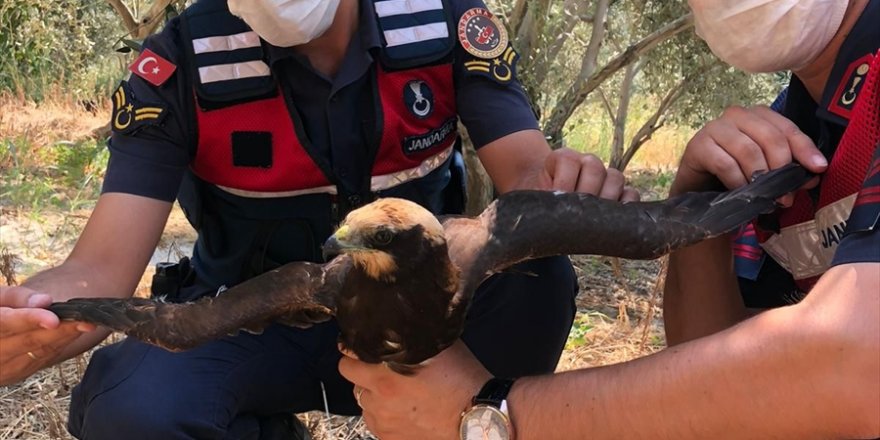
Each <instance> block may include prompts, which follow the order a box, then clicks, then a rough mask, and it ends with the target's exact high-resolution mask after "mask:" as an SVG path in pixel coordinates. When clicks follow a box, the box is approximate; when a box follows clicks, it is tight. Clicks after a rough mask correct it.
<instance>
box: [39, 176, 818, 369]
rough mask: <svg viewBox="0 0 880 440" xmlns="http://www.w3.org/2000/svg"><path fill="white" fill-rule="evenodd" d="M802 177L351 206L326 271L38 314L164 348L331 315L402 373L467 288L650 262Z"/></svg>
mask: <svg viewBox="0 0 880 440" xmlns="http://www.w3.org/2000/svg"><path fill="white" fill-rule="evenodd" d="M810 177H812V175H811V174H810V173H809V172H807V171H806V170H804V169H803V168H802V167H800V166H798V165H790V166H787V167H783V168H780V169H777V170H774V171H771V172H768V173H765V174H762V175H760V176H758V177H756V178H755V179H754V180H753V182H752V183H750V184H748V185H746V186H744V187H741V188H739V189H736V190H733V191H729V192H697V193H687V194H683V195H680V196H677V197H672V198H669V199H667V200H663V201H655V202H633V203H619V202H614V201H609V200H603V199H599V198H597V197H595V196H591V195H587V194H579V193H562V192H549V191H515V192H511V193H507V194H504V195H502V196H501V197H499V198H498V199H497V200H495V201H494V202H493V203H492V204H491V205H490V206H489V207H488V208H486V209H485V210H484V211H483V213H482V214H480V215H479V216H477V217H474V218H468V217H443V218H437V217H435V216H434V215H432V214H431V213H430V212H428V211H426V210H425V209H423V208H421V207H420V206H419V205H417V204H415V203H412V202H408V201H405V200H400V199H379V200H377V201H375V202H373V203H371V204H368V205H365V206H363V207H361V208H359V209H357V210H354V211H352V212H351V213H350V214H349V215H348V216H347V217H346V218H345V220H344V221H343V223H342V225H341V226H340V227H339V228H338V229H337V230H336V232H335V233H334V234H333V236H331V237H330V238H329V239H328V240H327V242H326V243H325V246H324V252H325V255H326V257H327V258H328V259H329V262H328V263H326V264H313V263H308V262H294V263H289V264H287V265H285V266H282V267H280V268H278V269H276V270H273V271H270V272H267V273H265V274H263V275H260V276H257V277H255V278H252V279H250V280H248V281H245V282H243V283H241V284H239V285H236V286H234V287H232V288H230V289H228V290H225V291H223V292H222V293H221V294H219V295H217V296H214V297H206V298H202V299H199V300H197V301H194V302H190V303H180V304H172V303H166V302H163V301H161V300H156V299H108V298H82V299H72V300H70V301H68V302H64V303H55V304H53V305H52V306H51V307H50V310H52V311H53V312H55V313H56V314H57V315H58V316H59V317H61V318H62V319H65V320H77V321H86V322H91V323H95V324H99V325H103V326H106V327H109V328H111V329H113V330H116V331H120V332H124V333H126V334H128V335H129V336H133V337H136V338H138V339H141V340H143V341H146V342H149V343H151V344H154V345H158V346H161V347H164V348H166V349H169V350H184V349H188V348H191V347H194V346H196V345H198V344H201V343H204V342H207V341H210V340H213V339H218V338H220V337H223V336H225V335H228V334H235V333H236V332H237V331H238V330H240V329H245V330H249V331H257V332H258V331H260V330H261V329H262V328H264V327H265V326H266V325H268V324H270V323H272V322H276V321H277V322H282V323H286V324H289V325H294V326H302V327H305V326H309V325H311V324H314V323H318V322H322V321H325V320H328V319H330V318H332V317H334V316H335V318H336V319H337V321H338V323H339V327H340V330H341V334H340V343H341V344H342V346H343V347H344V348H345V349H347V350H350V351H351V352H353V353H354V354H356V355H357V356H358V357H359V358H360V359H361V360H363V361H365V362H371V363H386V364H387V365H388V366H389V367H391V368H392V369H393V370H395V371H398V372H401V373H404V374H406V373H409V372H411V371H413V368H414V367H415V366H417V365H418V364H420V363H421V362H423V361H425V360H427V359H430V358H431V357H433V356H434V355H436V354H438V353H439V352H440V351H442V350H443V349H444V348H446V347H448V346H450V345H451V344H452V343H453V342H455V340H456V339H457V338H458V337H459V336H460V334H461V332H462V329H463V327H464V317H465V314H466V312H467V308H468V305H469V303H470V300H471V298H472V296H473V294H474V292H475V290H476V288H477V286H478V285H479V284H480V283H481V282H482V281H483V280H485V279H486V278H487V277H488V276H490V275H492V274H493V273H497V272H499V271H502V270H504V269H505V268H506V267H509V266H511V265H513V264H515V263H518V262H521V261H524V260H527V259H531V258H539V257H545V256H551V255H566V254H568V255H571V254H594V255H607V256H615V257H622V258H629V259H653V258H657V257H660V256H662V255H664V254H666V253H668V252H670V251H672V250H675V249H678V248H681V247H684V246H688V245H691V244H694V243H697V242H699V241H701V240H704V239H707V238H710V237H715V236H718V235H720V234H724V233H726V232H729V231H731V230H733V229H735V228H737V227H739V226H740V225H742V224H744V223H747V222H749V221H750V220H752V219H754V218H755V217H757V216H759V215H761V214H765V213H769V212H771V211H773V210H774V209H775V208H776V203H775V200H776V199H777V198H779V197H780V196H782V195H784V194H786V193H789V192H791V191H794V190H795V189H797V188H799V187H801V186H802V185H803V184H804V183H806V182H807V181H808V180H809V178H810Z"/></svg>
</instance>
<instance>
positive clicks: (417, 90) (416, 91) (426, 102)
mask: <svg viewBox="0 0 880 440" xmlns="http://www.w3.org/2000/svg"><path fill="white" fill-rule="evenodd" d="M403 102H404V103H405V104H406V108H408V109H409V111H410V113H412V114H413V115H415V116H416V117H417V118H419V119H422V118H426V117H428V115H430V114H431V112H432V111H433V110H434V92H432V91H431V88H430V87H428V83H426V82H424V81H421V80H412V81H410V82H408V83H406V86H404V88H403Z"/></svg>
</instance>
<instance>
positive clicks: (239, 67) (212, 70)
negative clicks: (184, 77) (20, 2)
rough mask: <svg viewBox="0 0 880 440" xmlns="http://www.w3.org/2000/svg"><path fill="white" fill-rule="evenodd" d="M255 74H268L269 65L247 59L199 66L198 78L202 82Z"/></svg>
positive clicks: (253, 75)
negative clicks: (246, 60) (242, 61)
mask: <svg viewBox="0 0 880 440" xmlns="http://www.w3.org/2000/svg"><path fill="white" fill-rule="evenodd" d="M257 76H269V66H268V65H266V63H264V62H262V61H248V62H244V63H233V64H218V65H215V66H205V67H199V80H201V82H202V84H207V83H211V82H216V81H226V80H230V79H241V78H252V77H257Z"/></svg>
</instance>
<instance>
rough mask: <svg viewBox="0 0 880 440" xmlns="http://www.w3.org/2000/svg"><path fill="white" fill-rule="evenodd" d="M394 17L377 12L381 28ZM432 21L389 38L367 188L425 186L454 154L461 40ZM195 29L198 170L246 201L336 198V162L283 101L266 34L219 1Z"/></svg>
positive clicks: (197, 11)
mask: <svg viewBox="0 0 880 440" xmlns="http://www.w3.org/2000/svg"><path fill="white" fill-rule="evenodd" d="M442 4H443V3H441V2H438V5H442ZM438 12H442V11H438ZM388 14H391V15H388ZM393 14H396V12H395V11H389V10H387V8H377V9H376V15H377V17H376V19H377V20H378V22H379V26H380V30H381V29H382V25H383V23H385V21H386V20H392V19H394V18H396V17H395V16H394V15H393ZM448 15H449V14H440V15H439V16H441V17H444V20H445V17H446V16H448ZM418 17H419V16H418V15H413V17H412V19H415V20H418ZM426 17H434V16H430V15H429V16H426ZM431 20H436V18H433V19H431V18H428V19H427V22H425V23H415V27H414V28H416V27H417V28H418V30H419V31H418V32H416V31H411V32H409V33H401V32H398V34H401V35H398V37H396V38H391V36H390V35H389V32H388V31H386V32H385V37H386V38H385V40H387V41H391V43H388V42H387V41H386V47H385V48H384V50H383V53H382V55H381V57H380V59H381V62H380V63H377V64H378V66H377V71H376V75H375V81H376V89H377V91H378V102H379V105H378V107H377V110H378V111H379V112H381V115H380V117H379V118H377V120H380V121H382V124H381V127H378V128H379V130H380V132H381V136H380V137H379V139H378V148H377V151H375V152H374V156H375V158H374V161H373V163H372V168H371V172H370V174H371V176H372V178H371V181H370V183H369V186H370V188H364V189H363V190H366V191H372V192H376V191H381V190H385V189H388V188H392V187H395V186H397V185H401V184H404V183H406V182H409V181H412V180H414V179H418V178H420V177H422V176H424V175H426V174H428V173H430V172H431V171H433V170H434V169H436V168H437V167H439V166H440V165H442V164H444V163H446V161H447V159H448V158H449V157H450V155H451V154H452V147H453V144H454V143H455V141H456V139H457V129H456V127H457V112H456V105H455V90H454V84H453V74H452V62H451V57H450V56H449V54H450V52H451V50H452V47H453V43H454V40H453V39H452V36H451V35H450V34H449V32H448V29H449V24H448V22H447V21H438V22H431ZM186 31H187V33H188V35H187V36H186V38H188V39H189V40H190V42H189V43H190V44H189V45H190V47H189V48H188V49H189V59H190V66H191V70H192V76H193V85H194V93H195V97H196V104H197V105H196V106H195V114H196V122H197V126H198V145H197V149H196V154H195V159H194V161H193V163H192V172H193V173H194V174H195V175H196V176H198V178H200V179H201V180H203V181H204V182H207V183H209V184H212V185H216V187H218V188H221V189H222V190H224V191H227V192H229V193H232V194H236V195H239V196H242V197H254V198H273V197H291V196H298V195H305V194H314V193H324V194H336V193H337V191H338V186H337V182H336V179H335V177H334V176H333V174H332V170H331V169H330V166H329V165H328V164H327V159H326V158H323V157H319V156H318V154H317V153H316V152H314V151H313V150H312V149H311V148H310V146H309V143H308V140H307V138H306V137H305V135H304V133H303V130H302V127H301V126H300V125H301V124H300V122H299V121H298V120H297V119H298V118H297V117H296V111H295V110H293V109H292V108H291V106H295V105H296V103H295V102H288V101H287V100H286V99H285V97H284V93H279V89H280V87H279V85H278V84H277V82H276V80H275V78H274V77H273V74H272V71H271V70H270V68H269V66H268V64H267V62H266V60H265V58H264V52H263V45H264V44H265V43H264V42H263V41H262V40H261V39H260V38H259V36H258V35H257V34H256V33H255V32H254V31H252V30H251V29H250V28H249V27H248V26H247V25H246V24H245V23H244V22H243V21H241V20H240V19H238V18H237V17H234V16H232V15H231V14H230V13H229V11H228V9H227V7H226V3H225V1H217V0H202V1H200V2H198V3H196V4H195V5H194V6H193V7H191V8H190V9H188V10H187V15H186ZM185 44H186V43H185ZM401 49H405V50H401ZM443 60H446V62H444V61H443ZM367 165H368V164H367Z"/></svg>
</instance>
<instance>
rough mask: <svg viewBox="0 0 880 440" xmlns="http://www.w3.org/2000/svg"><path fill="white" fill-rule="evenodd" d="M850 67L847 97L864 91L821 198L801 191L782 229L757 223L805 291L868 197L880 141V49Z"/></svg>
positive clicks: (770, 249) (844, 87) (751, 253)
mask: <svg viewBox="0 0 880 440" xmlns="http://www.w3.org/2000/svg"><path fill="white" fill-rule="evenodd" d="M851 69H854V70H853V72H849V73H848V74H847V75H845V78H847V79H848V80H847V81H845V83H842V84H841V85H840V87H841V89H840V90H839V92H842V93H843V94H842V95H841V96H842V99H846V93H848V92H849V90H848V88H852V89H853V90H854V91H855V90H858V89H857V88H860V91H858V94H857V97H856V94H855V93H853V97H852V101H853V102H852V103H851V104H853V106H852V109H851V113H850V114H849V117H850V121H849V124H848V126H847V129H846V131H845V132H844V134H843V137H842V138H841V140H840V143H839V144H838V147H837V149H836V151H835V153H834V156H833V157H832V158H831V161H830V163H829V166H828V170H827V172H826V173H825V174H824V175H823V176H822V181H821V183H820V186H819V195H818V199H815V201H814V198H813V197H812V196H811V195H810V194H809V192H808V191H807V190H801V191H799V192H797V193H796V194H795V201H794V204H793V205H792V206H791V207H790V208H788V209H785V210H782V211H780V213H779V214H778V227H779V229H778V231H767V230H764V229H762V228H761V227H760V223H756V227H755V233H756V235H757V238H758V241H759V242H760V243H761V247H762V248H763V250H764V251H766V252H767V253H768V254H769V255H770V256H772V257H773V259H774V260H776V262H778V263H779V264H780V265H781V266H782V267H783V268H784V269H786V270H787V271H788V272H790V273H791V274H792V276H793V277H794V280H795V283H796V284H797V286H798V288H799V289H800V290H801V291H802V292H808V291H809V290H810V289H811V288H812V287H813V285H814V284H815V283H816V281H817V280H818V278H819V276H821V275H822V274H823V273H825V271H826V270H827V269H828V268H829V267H830V265H831V261H832V258H833V257H834V253H835V251H836V250H837V246H838V244H840V240H841V238H842V236H843V234H844V231H845V230H846V229H847V221H848V220H849V218H850V213H851V212H852V210H853V207H854V206H855V205H856V204H857V203H860V201H864V200H867V199H865V198H859V191H860V189H861V188H862V184H863V182H864V180H865V176H866V175H867V174H868V171H869V170H868V168H869V166H870V165H871V160H872V157H873V156H874V152H875V150H876V148H877V147H878V145H880V53H878V54H876V55H869V56H866V57H864V58H862V59H861V60H859V62H856V63H853V65H852V66H851ZM857 198H859V201H857ZM746 233H747V234H748V233H749V232H746ZM734 251H735V253H736V254H737V256H738V257H748V258H753V257H755V253H756V251H755V250H750V249H739V248H737V247H736V245H735V248H734Z"/></svg>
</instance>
